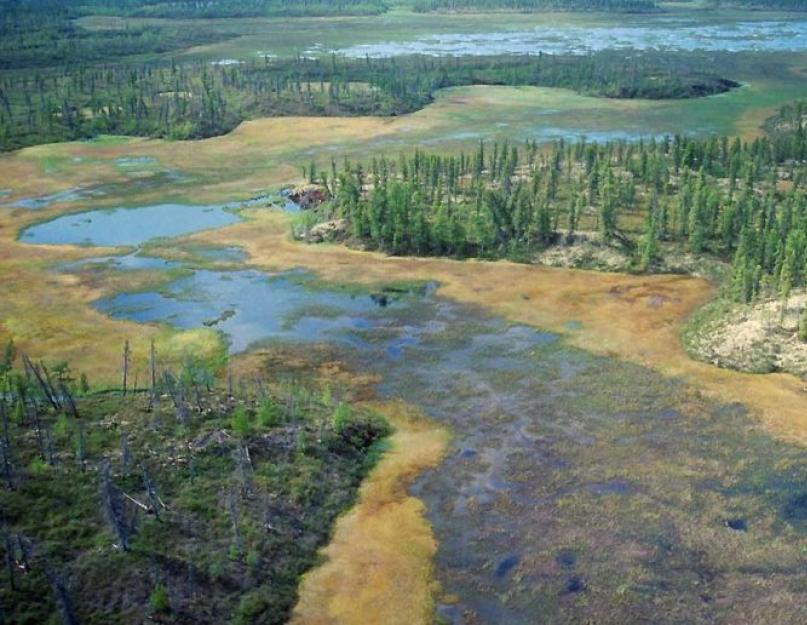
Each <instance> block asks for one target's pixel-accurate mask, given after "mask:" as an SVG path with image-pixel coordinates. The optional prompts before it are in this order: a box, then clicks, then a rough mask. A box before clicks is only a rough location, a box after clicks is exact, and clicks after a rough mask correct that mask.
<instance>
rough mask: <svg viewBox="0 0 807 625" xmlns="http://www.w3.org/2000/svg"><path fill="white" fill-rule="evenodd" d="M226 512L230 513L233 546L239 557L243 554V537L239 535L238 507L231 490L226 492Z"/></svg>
mask: <svg viewBox="0 0 807 625" xmlns="http://www.w3.org/2000/svg"><path fill="white" fill-rule="evenodd" d="M226 503H227V512H228V514H229V515H230V524H231V525H232V530H233V546H234V547H235V549H236V551H237V552H238V557H239V558H240V557H241V556H242V555H243V554H244V539H243V537H242V536H241V527H240V524H239V522H238V509H237V508H236V505H235V495H234V493H233V491H228V493H227V502H226Z"/></svg>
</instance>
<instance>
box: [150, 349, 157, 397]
mask: <svg viewBox="0 0 807 625" xmlns="http://www.w3.org/2000/svg"><path fill="white" fill-rule="evenodd" d="M149 376H150V377H151V394H150V395H149V407H148V410H149V412H151V411H152V410H154V406H156V405H157V352H156V350H155V349H154V339H152V340H151V349H150V351H149Z"/></svg>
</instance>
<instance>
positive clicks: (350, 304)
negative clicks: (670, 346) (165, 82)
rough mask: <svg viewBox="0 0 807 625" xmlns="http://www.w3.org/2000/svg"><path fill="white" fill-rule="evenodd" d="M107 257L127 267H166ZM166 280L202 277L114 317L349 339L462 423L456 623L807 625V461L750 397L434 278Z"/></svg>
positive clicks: (229, 331) (445, 481) (434, 488)
mask: <svg viewBox="0 0 807 625" xmlns="http://www.w3.org/2000/svg"><path fill="white" fill-rule="evenodd" d="M199 210H201V211H204V210H205V209H204V208H200V209H199ZM120 212H121V211H118V212H116V213H112V215H115V214H118V213H120ZM205 214H206V213H205ZM225 214H226V215H228V216H230V215H231V214H230V213H225ZM136 215H143V216H146V213H145V212H144V211H131V212H130V213H125V216H126V217H127V219H124V220H123V221H116V222H115V227H110V228H109V229H106V230H105V231H104V235H105V236H106V237H107V238H106V239H104V242H106V241H107V240H109V239H108V237H113V238H114V239H115V241H120V237H121V236H123V234H126V233H129V234H131V231H133V230H132V229H131V228H129V223H130V219H129V218H130V217H132V218H133V217H134V216H136ZM232 217H234V215H232ZM70 218H71V219H75V218H76V216H72V217H70ZM57 221H58V220H57ZM49 223H55V222H49ZM81 223H84V222H79V226H77V227H79V228H80V227H81ZM93 223H94V222H90V224H93ZM161 223H162V225H161V227H162V228H168V230H171V228H172V224H171V223H167V222H161ZM122 224H123V225H124V226H126V227H125V228H123V229H121V225H122ZM93 227H95V226H93ZM162 234H164V233H163V232H157V233H156V234H154V235H153V236H159V235H162ZM143 236H144V235H142V233H141V235H138V237H135V239H136V240H135V239H131V241H130V242H131V243H140V242H141V241H142V238H143ZM80 240H84V239H83V238H81V239H80ZM99 242H100V239H99ZM199 253H200V254H201V255H202V256H205V255H206V256H207V257H211V255H212V259H214V260H221V259H224V260H237V259H238V258H240V255H239V254H238V252H237V250H234V249H233V248H223V249H221V250H218V251H216V250H212V251H211V250H208V249H205V250H199ZM97 260H98V261H100V262H102V263H106V264H109V263H111V264H112V265H113V269H114V268H115V267H117V269H118V270H121V271H127V270H129V269H132V268H141V267H142V266H144V265H145V266H146V267H148V268H158V267H156V266H155V265H154V263H159V262H160V261H159V259H156V258H152V257H149V256H141V255H138V254H133V255H129V256H120V257H102V258H99V259H97ZM165 268H166V269H171V270H176V269H177V268H182V269H183V271H182V272H181V275H179V276H178V277H177V278H176V279H173V280H171V279H169V280H168V281H167V282H165V283H163V284H161V285H160V286H159V287H155V288H154V289H153V290H149V289H148V288H147V289H145V290H142V291H139V292H132V293H120V294H118V295H116V296H113V297H110V298H107V299H103V300H100V301H98V302H96V303H95V306H96V307H97V308H98V309H99V310H101V311H103V312H105V313H107V314H109V315H111V316H114V317H118V318H124V319H131V320H135V321H138V322H143V323H164V324H169V325H173V326H176V327H179V328H185V329H193V328H200V327H209V328H212V329H214V330H217V331H219V332H220V333H221V335H222V337H223V338H224V339H225V340H226V341H227V342H228V344H229V349H230V351H231V352H232V353H237V352H241V351H244V350H247V349H249V348H250V347H251V346H256V345H260V344H262V343H266V342H267V341H273V342H279V343H300V342H312V341H313V342H322V343H329V344H334V345H337V346H338V347H339V348H340V350H341V351H342V353H343V354H344V357H345V359H346V360H347V361H348V362H350V363H351V364H352V366H353V367H354V368H355V369H357V370H361V371H365V372H371V373H377V374H378V376H379V379H380V380H381V381H380V383H379V385H378V393H379V395H381V396H382V397H386V398H400V399H402V400H404V401H406V402H408V403H410V404H413V405H414V406H416V407H417V408H419V409H420V410H421V411H422V412H424V413H425V414H427V415H428V416H430V417H431V418H433V419H435V420H437V421H439V422H441V423H443V424H446V425H448V426H449V427H450V429H451V430H452V432H453V434H454V438H453V441H452V444H451V451H450V453H449V455H448V457H447V458H446V459H445V461H444V462H443V463H442V464H441V465H440V466H439V467H438V468H437V469H436V470H434V471H430V472H428V473H426V474H424V475H423V476H422V477H421V478H420V479H419V480H418V481H417V483H416V484H415V486H414V487H413V492H414V494H416V495H417V496H418V497H420V498H421V499H422V500H423V501H424V503H425V504H426V506H427V516H428V519H429V521H430V522H431V524H432V527H433V531H434V533H435V536H436V538H437V539H438V541H439V547H438V552H437V561H436V576H437V578H438V581H439V582H440V584H441V587H442V591H441V593H440V596H439V605H438V613H439V616H440V618H442V619H443V620H444V621H446V622H448V623H454V624H466V625H473V624H476V623H494V624H498V623H501V624H507V625H519V624H522V623H524V624H526V623H535V622H541V623H590V622H596V623H609V624H610V623H613V624H615V625H616V624H620V625H621V624H624V623H648V624H649V623H654V624H656V623H670V624H678V623H680V624H684V623H686V624H693V623H694V624H698V623H731V624H732V625H734V624H738V623H739V624H742V623H748V624H749V625H750V624H752V623H753V624H754V625H760V624H766V623H770V624H776V625H782V624H790V623H793V624H796V623H804V622H807V562H806V561H805V558H804V553H806V552H807V452H805V450H804V448H803V447H799V446H795V445H790V444H786V443H782V442H779V441H777V440H775V439H773V438H771V437H770V436H768V435H767V434H765V433H764V432H763V431H762V430H761V429H760V428H759V426H757V425H756V423H757V422H756V421H755V420H754V419H753V418H752V417H751V416H750V415H748V414H747V413H746V411H745V409H744V407H743V406H742V405H740V404H732V405H719V404H715V403H712V402H709V401H707V400H705V399H703V398H701V397H699V396H698V394H697V393H696V392H695V391H693V390H692V389H690V388H689V387H687V386H686V385H684V384H683V383H681V382H678V381H676V380H671V379H668V378H664V377H662V376H660V375H658V374H657V373H654V372H652V371H651V370H649V369H645V368H642V367H638V366H635V365H630V364H626V363H623V362H620V361H617V360H614V359H608V358H603V357H597V356H593V355H591V354H589V353H587V352H584V351H581V350H579V349H574V348H571V347H569V346H568V345H565V344H564V343H563V341H561V340H560V339H559V338H558V337H557V336H555V335H553V334H550V333H545V332H540V331H538V330H536V329H534V328H530V327H526V326H518V325H510V324H508V323H506V322H505V321H504V320H502V319H501V318H497V317H491V316H489V315H486V314H484V313H482V312H481V311H479V310H476V309H474V308H472V307H469V306H460V305H458V304H455V303H453V302H449V301H446V300H444V299H441V298H439V297H436V296H435V294H434V285H433V284H419V285H410V286H407V287H400V286H399V287H393V288H386V289H384V288H379V289H377V290H365V289H361V288H354V287H346V286H343V285H332V284H327V283H323V282H322V281H320V280H317V279H316V278H315V277H314V276H313V275H311V274H309V273H306V272H304V271H300V270H297V271H290V272H284V273H279V274H274V275H270V274H266V273H263V272H260V271H257V270H251V269H246V270H245V269H239V270H224V269H215V268H198V267H194V266H192V265H187V266H183V265H182V263H181V262H180V261H174V262H172V263H168V264H167V265H166V267H165ZM66 270H69V268H67V269H66ZM572 321H573V320H570V322H572Z"/></svg>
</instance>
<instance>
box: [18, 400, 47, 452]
mask: <svg viewBox="0 0 807 625" xmlns="http://www.w3.org/2000/svg"><path fill="white" fill-rule="evenodd" d="M26 406H28V407H29V412H30V416H31V420H32V421H33V423H34V431H35V432H36V442H37V444H38V445H39V455H40V457H41V458H42V460H45V459H46V455H45V439H44V438H43V436H42V421H40V419H39V408H38V407H37V405H36V403H31V404H26ZM23 408H25V406H23Z"/></svg>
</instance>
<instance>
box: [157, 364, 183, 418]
mask: <svg viewBox="0 0 807 625" xmlns="http://www.w3.org/2000/svg"><path fill="white" fill-rule="evenodd" d="M163 377H164V378H165V386H166V388H167V390H168V394H169V395H170V396H171V400H172V401H173V402H174V408H175V409H176V413H177V419H178V420H179V422H180V423H182V424H185V423H187V422H188V407H187V406H186V405H185V399H184V398H183V397H182V390H181V389H180V388H179V387H178V385H177V383H176V380H175V379H174V376H173V375H171V374H170V373H169V372H168V371H165V372H164V373H163Z"/></svg>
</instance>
